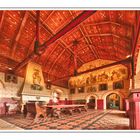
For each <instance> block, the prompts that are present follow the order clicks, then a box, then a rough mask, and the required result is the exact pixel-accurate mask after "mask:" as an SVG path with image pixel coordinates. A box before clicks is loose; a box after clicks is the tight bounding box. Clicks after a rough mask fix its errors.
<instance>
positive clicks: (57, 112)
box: [45, 104, 87, 117]
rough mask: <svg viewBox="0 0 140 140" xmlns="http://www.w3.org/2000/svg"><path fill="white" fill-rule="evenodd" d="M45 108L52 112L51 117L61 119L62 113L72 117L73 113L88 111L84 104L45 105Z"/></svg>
mask: <svg viewBox="0 0 140 140" xmlns="http://www.w3.org/2000/svg"><path fill="white" fill-rule="evenodd" d="M45 107H46V108H47V109H49V110H50V112H49V114H51V116H57V117H60V116H61V113H62V112H64V113H66V114H70V115H72V114H73V112H79V113H80V112H81V111H87V108H86V105H85V104H84V105H82V104H72V105H45Z"/></svg>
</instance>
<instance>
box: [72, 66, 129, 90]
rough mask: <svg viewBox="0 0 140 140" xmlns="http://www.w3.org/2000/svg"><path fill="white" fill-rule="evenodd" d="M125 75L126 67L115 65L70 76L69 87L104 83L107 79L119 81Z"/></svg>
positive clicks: (126, 73) (125, 77) (124, 77)
mask: <svg viewBox="0 0 140 140" xmlns="http://www.w3.org/2000/svg"><path fill="white" fill-rule="evenodd" d="M127 77H128V72H127V68H126V67H125V66H123V65H117V66H112V67H109V68H104V69H101V70H97V71H93V72H89V73H86V74H82V75H80V76H76V77H71V78H70V80H69V87H71V88H74V87H82V86H89V85H93V84H101V83H106V82H108V81H119V80H124V79H127Z"/></svg>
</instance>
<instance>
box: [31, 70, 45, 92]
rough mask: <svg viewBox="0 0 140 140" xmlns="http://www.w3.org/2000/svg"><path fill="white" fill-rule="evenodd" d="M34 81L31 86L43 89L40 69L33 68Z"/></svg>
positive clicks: (35, 88)
mask: <svg viewBox="0 0 140 140" xmlns="http://www.w3.org/2000/svg"><path fill="white" fill-rule="evenodd" d="M32 80H33V81H32V82H33V84H32V85H31V88H32V89H34V90H42V88H43V87H42V86H41V85H40V84H41V76H40V71H39V70H38V69H33V74H32Z"/></svg>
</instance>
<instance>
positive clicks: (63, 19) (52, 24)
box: [45, 10, 72, 33]
mask: <svg viewBox="0 0 140 140" xmlns="http://www.w3.org/2000/svg"><path fill="white" fill-rule="evenodd" d="M71 20H72V16H71V14H70V12H69V11H58V10H56V11H54V12H53V13H52V14H51V16H50V17H49V18H48V19H47V20H46V21H45V24H46V25H47V26H48V27H49V28H50V30H51V31H52V32H53V33H57V32H58V31H59V30H60V29H62V28H63V27H64V26H65V25H66V24H68V23H69V22H70V21H71Z"/></svg>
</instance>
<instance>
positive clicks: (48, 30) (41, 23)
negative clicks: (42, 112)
mask: <svg viewBox="0 0 140 140" xmlns="http://www.w3.org/2000/svg"><path fill="white" fill-rule="evenodd" d="M52 13H53V12H52ZM52 13H51V14H52ZM30 15H31V16H32V17H33V18H34V19H35V17H34V15H32V14H31V13H30ZM47 19H48V17H47V18H46V19H45V20H44V21H40V25H41V26H42V27H43V28H44V29H45V30H46V31H47V32H49V33H50V34H51V35H52V36H54V33H53V32H52V31H51V30H50V29H49V28H48V26H47V25H44V23H45V22H46V20H47ZM44 26H45V27H44ZM34 41H35V37H34V39H33V41H32V43H31V45H30V47H29V50H30V48H31V47H32V46H33V45H34ZM60 42H61V43H62V46H63V45H64V46H66V44H64V42H63V41H62V39H60ZM56 47H57V46H56ZM56 47H55V48H56ZM55 48H54V49H53V50H52V51H51V53H50V54H49V56H48V57H47V60H48V59H49V58H50V56H51V54H53V51H55ZM65 48H66V47H65ZM66 49H67V50H68V51H69V52H70V53H72V55H74V53H73V52H72V50H71V49H70V48H66ZM29 50H28V55H29ZM47 60H46V58H44V61H46V63H45V64H44V65H45V67H46V65H47ZM78 60H79V61H80V62H81V63H84V62H83V60H81V59H80V58H79V57H78Z"/></svg>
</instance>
